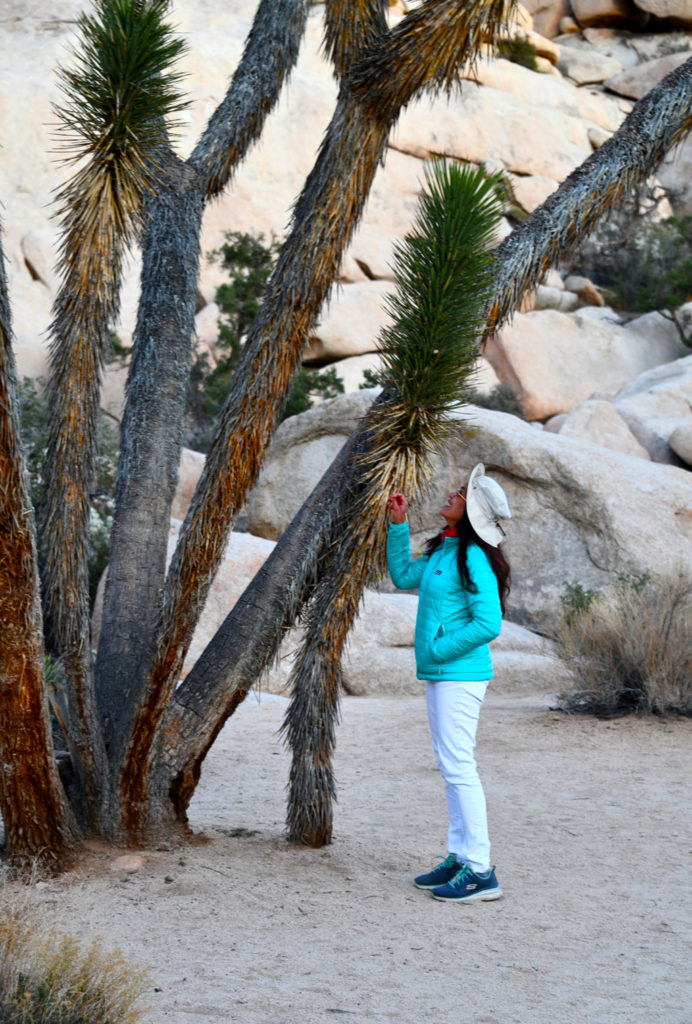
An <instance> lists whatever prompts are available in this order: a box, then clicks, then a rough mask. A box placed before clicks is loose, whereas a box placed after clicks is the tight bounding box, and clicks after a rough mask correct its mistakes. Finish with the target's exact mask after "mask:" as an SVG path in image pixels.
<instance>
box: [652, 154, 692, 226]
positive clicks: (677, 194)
mask: <svg viewBox="0 0 692 1024" xmlns="http://www.w3.org/2000/svg"><path fill="white" fill-rule="evenodd" d="M657 178H658V180H659V182H660V183H661V185H663V187H664V188H665V189H667V191H668V195H669V196H670V204H671V206H672V208H673V211H674V212H675V213H676V214H677V215H678V216H679V217H684V216H685V215H686V214H692V135H688V136H687V138H685V139H683V141H682V142H681V143H680V145H679V146H677V147H676V148H675V149H674V150H673V152H672V153H669V154H668V156H667V157H666V158H665V160H664V161H663V163H662V164H660V166H659V168H658V171H657Z"/></svg>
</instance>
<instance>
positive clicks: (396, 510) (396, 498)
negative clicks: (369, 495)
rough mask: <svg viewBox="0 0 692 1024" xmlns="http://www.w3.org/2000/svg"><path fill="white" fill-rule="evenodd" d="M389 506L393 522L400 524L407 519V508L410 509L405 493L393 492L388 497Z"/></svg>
mask: <svg viewBox="0 0 692 1024" xmlns="http://www.w3.org/2000/svg"><path fill="white" fill-rule="evenodd" d="M387 508H388V509H389V513H390V515H391V517H392V522H393V523H396V524H397V525H399V524H400V523H403V522H405V521H406V510H407V509H408V501H407V500H406V498H405V497H404V495H403V494H392V495H391V497H390V498H388V499H387Z"/></svg>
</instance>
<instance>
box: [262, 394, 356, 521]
mask: <svg viewBox="0 0 692 1024" xmlns="http://www.w3.org/2000/svg"><path fill="white" fill-rule="evenodd" d="M375 393H376V392H374V391H373V390H372V389H368V390H363V391H354V392H353V393H352V394H348V395H344V396H343V397H339V398H330V399H329V400H328V401H326V402H323V403H322V404H321V405H319V406H315V407H314V408H313V409H308V411H307V412H303V413H300V415H298V416H291V417H290V418H289V419H287V420H284V422H283V423H282V424H281V425H280V426H279V427H278V428H277V430H276V431H275V433H274V436H273V438H272V441H271V444H270V445H269V448H268V450H267V455H266V458H265V461H264V466H263V468H262V471H261V473H260V475H259V479H258V481H257V483H256V485H255V487H254V489H253V490H252V491H251V493H250V495H249V497H248V502H247V528H248V530H249V531H250V532H251V533H253V534H255V535H256V536H258V537H265V538H268V539H270V540H277V539H278V538H279V537H280V536H281V534H282V533H283V532H284V530H285V529H286V527H287V526H288V524H289V523H290V521H291V519H292V518H293V516H294V515H295V514H296V512H297V511H298V509H299V508H300V506H301V505H302V504H303V502H304V501H305V499H306V497H307V496H308V494H309V493H310V491H311V490H312V489H313V487H314V486H315V484H316V483H317V482H318V481H319V480H320V478H321V477H322V475H323V473H324V472H325V470H326V469H327V468H328V467H329V466H330V465H331V463H332V461H333V460H334V457H335V456H336V454H337V452H338V451H339V449H340V448H341V447H342V446H343V445H344V444H345V442H346V440H347V439H348V437H349V436H350V434H351V433H352V432H353V430H355V427H356V424H357V423H358V421H359V420H360V419H361V417H362V416H364V415H365V413H366V412H367V411H368V409H369V408H370V406H371V404H372V401H373V396H374V394H375ZM279 495H281V498H280V499H279V497H278V496H279Z"/></svg>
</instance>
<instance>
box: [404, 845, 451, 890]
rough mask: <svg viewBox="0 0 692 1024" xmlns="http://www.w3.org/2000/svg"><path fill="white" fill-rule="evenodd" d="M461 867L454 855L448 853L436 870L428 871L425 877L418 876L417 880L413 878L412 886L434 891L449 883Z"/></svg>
mask: <svg viewBox="0 0 692 1024" xmlns="http://www.w3.org/2000/svg"><path fill="white" fill-rule="evenodd" d="M461 866H462V865H461V863H460V861H458V860H457V859H456V857H455V856H454V854H453V853H448V854H447V856H446V857H445V858H444V860H443V861H442V862H441V863H440V864H438V865H437V867H436V868H433V869H432V871H428V873H427V875H418V877H417V878H414V879H413V884H414V885H415V886H416V887H417V888H418V889H434V888H435V887H436V886H439V885H444V884H445V882H450V881H451V880H452V879H453V878H454V876H455V875H456V874H457V873H458V871H459V868H460V867H461Z"/></svg>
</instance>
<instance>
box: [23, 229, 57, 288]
mask: <svg viewBox="0 0 692 1024" xmlns="http://www.w3.org/2000/svg"><path fill="white" fill-rule="evenodd" d="M58 244H59V240H58V238H57V236H56V233H55V231H52V230H51V229H50V228H35V229H34V230H32V231H29V232H27V234H26V235H24V236H23V237H22V240H21V243H20V245H21V249H22V255H23V256H24V262H25V264H26V268H27V270H28V271H29V273H30V274H31V277H32V279H33V280H34V281H40V282H41V284H43V285H45V286H46V288H47V289H48V291H49V292H50V294H51V295H55V293H56V292H57V290H58V288H59V287H60V279H59V277H58V275H57V273H56V269H55V264H56V262H57V253H58Z"/></svg>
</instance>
